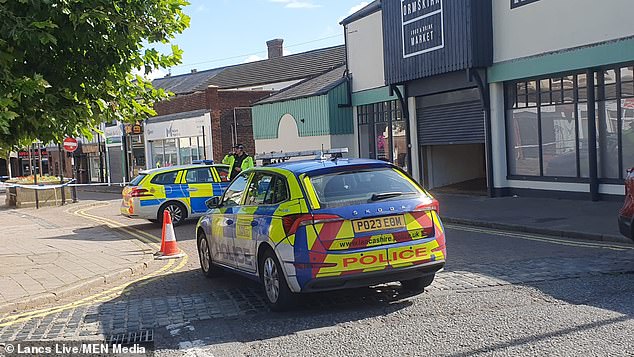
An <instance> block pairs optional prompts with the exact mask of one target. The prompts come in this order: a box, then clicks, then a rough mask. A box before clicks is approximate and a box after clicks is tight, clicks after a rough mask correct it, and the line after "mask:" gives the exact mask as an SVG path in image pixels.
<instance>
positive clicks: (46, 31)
mask: <svg viewBox="0 0 634 357" xmlns="http://www.w3.org/2000/svg"><path fill="white" fill-rule="evenodd" d="M186 5H187V2H185V1H183V0H110V1H104V0H47V1H42V0H19V1H15V0H14V1H6V0H0V18H2V21H1V22H0V147H13V146H14V145H17V144H18V143H20V142H29V141H32V140H34V139H39V140H41V141H43V142H48V141H51V140H52V141H60V140H61V139H62V138H63V137H64V136H67V135H68V136H77V135H90V133H91V131H92V130H94V129H95V128H97V127H98V125H99V124H100V123H101V122H104V121H110V120H114V119H116V120H123V121H129V122H134V121H137V120H143V119H145V118H147V117H148V116H151V115H155V112H154V110H153V109H152V105H153V104H154V103H155V102H156V101H160V100H163V99H166V98H167V97H168V94H167V93H165V91H163V90H157V89H154V88H153V87H152V85H151V82H150V81H148V80H147V79H145V78H144V77H142V76H134V75H132V74H131V72H132V69H134V68H142V69H144V71H145V72H146V74H147V73H149V72H151V71H152V70H153V69H156V68H167V67H170V66H174V65H176V64H178V63H180V60H181V57H182V51H181V50H180V49H179V48H178V47H176V46H172V53H171V54H161V53H160V52H158V51H156V50H155V49H152V48H149V49H147V50H146V49H144V46H143V44H150V46H151V45H152V44H153V43H162V42H169V41H170V40H171V39H173V38H174V36H175V35H176V34H178V33H181V32H182V31H183V30H184V29H185V28H186V27H187V26H188V24H189V18H188V17H187V16H186V15H185V14H184V13H183V12H182V9H183V7H184V6H186Z"/></svg>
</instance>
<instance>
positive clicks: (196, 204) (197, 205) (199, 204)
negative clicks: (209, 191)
mask: <svg viewBox="0 0 634 357" xmlns="http://www.w3.org/2000/svg"><path fill="white" fill-rule="evenodd" d="M210 198H211V197H191V198H190V199H189V202H190V206H191V208H192V212H194V213H201V212H207V206H206V205H205V202H207V200H208V199H210Z"/></svg>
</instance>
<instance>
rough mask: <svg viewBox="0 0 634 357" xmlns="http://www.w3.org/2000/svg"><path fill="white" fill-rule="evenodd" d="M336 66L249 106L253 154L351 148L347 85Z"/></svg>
mask: <svg viewBox="0 0 634 357" xmlns="http://www.w3.org/2000/svg"><path fill="white" fill-rule="evenodd" d="M345 71H346V68H345V66H339V67H337V68H335V69H331V70H328V71H326V72H325V73H322V74H320V75H317V76H315V77H314V78H310V79H307V80H305V81H303V82H300V83H298V84H296V85H294V86H291V87H289V88H287V89H285V90H283V91H280V92H279V93H277V94H275V95H273V96H271V97H269V98H266V99H264V100H261V101H259V102H257V103H255V105H254V106H253V133H254V138H255V149H256V153H259V154H262V153H271V152H280V151H305V150H320V149H324V150H327V149H331V148H344V147H345V148H348V149H349V155H352V156H357V152H356V148H355V147H354V137H353V133H354V128H353V121H352V108H351V105H350V96H349V93H350V92H349V83H348V78H347V77H346V75H345Z"/></svg>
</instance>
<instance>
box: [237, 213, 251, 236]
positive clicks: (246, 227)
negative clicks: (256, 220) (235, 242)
mask: <svg viewBox="0 0 634 357" xmlns="http://www.w3.org/2000/svg"><path fill="white" fill-rule="evenodd" d="M251 221H252V219H251V218H238V222H237V223H236V238H238V239H246V240H251V239H253V227H252V226H251Z"/></svg>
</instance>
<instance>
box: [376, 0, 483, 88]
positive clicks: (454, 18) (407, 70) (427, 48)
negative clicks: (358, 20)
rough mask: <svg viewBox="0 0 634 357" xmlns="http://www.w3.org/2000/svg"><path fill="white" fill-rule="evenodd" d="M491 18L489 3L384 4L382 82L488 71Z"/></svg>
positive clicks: (417, 0) (389, 0)
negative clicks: (466, 70) (481, 70)
mask: <svg viewBox="0 0 634 357" xmlns="http://www.w3.org/2000/svg"><path fill="white" fill-rule="evenodd" d="M491 15H492V11H491V0H383V2H382V16H383V54H384V58H385V64H384V66H385V67H384V69H385V82H386V83H387V84H403V83H405V82H408V81H412V80H417V79H421V78H425V77H430V76H434V75H438V74H443V73H449V72H455V71H460V70H464V69H466V68H485V67H488V66H489V65H491V63H492V60H493V35H492V34H493V24H492V21H491Z"/></svg>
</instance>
